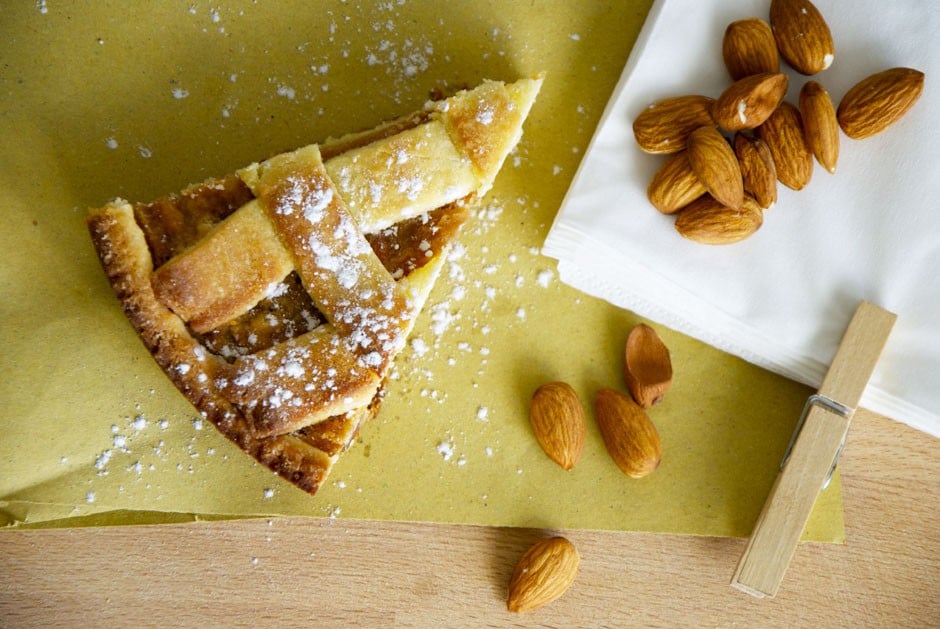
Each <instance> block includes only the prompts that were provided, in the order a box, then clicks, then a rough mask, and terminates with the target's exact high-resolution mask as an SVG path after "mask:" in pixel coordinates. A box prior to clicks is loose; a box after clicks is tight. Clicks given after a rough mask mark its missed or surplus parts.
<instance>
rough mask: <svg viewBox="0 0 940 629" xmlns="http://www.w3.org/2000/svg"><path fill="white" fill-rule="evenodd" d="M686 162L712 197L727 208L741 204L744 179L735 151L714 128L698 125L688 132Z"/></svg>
mask: <svg viewBox="0 0 940 629" xmlns="http://www.w3.org/2000/svg"><path fill="white" fill-rule="evenodd" d="M688 153H689V164H690V165H691V166H692V171H693V172H694V173H695V176H696V177H698V178H699V180H700V181H701V182H702V183H703V184H704V185H705V189H706V190H708V193H709V194H710V195H712V196H713V197H714V198H716V199H718V201H720V202H721V203H722V204H724V205H727V206H728V207H733V208H737V207H740V206H741V203H742V201H743V199H744V182H743V181H742V179H741V167H740V166H738V158H737V157H736V156H735V154H734V150H733V149H732V148H731V145H730V144H728V141H727V140H725V138H724V136H723V135H721V133H719V132H718V129H716V128H715V127H699V128H698V129H696V130H695V131H693V132H692V133H691V134H690V135H689V142H688Z"/></svg>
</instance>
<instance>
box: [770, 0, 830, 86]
mask: <svg viewBox="0 0 940 629" xmlns="http://www.w3.org/2000/svg"><path fill="white" fill-rule="evenodd" d="M770 30H771V31H773V34H774V39H775V40H776V41H777V49H778V50H779V51H780V56H781V57H783V59H784V61H786V62H787V63H788V64H790V66H791V67H792V68H793V69H794V70H796V71H797V72H799V73H800V74H806V75H813V74H818V73H819V72H822V71H823V70H825V69H826V68H828V67H829V66H830V65H832V60H833V58H834V57H835V44H834V43H833V41H832V32H831V31H830V30H829V25H828V24H827V23H826V20H825V18H824V17H823V15H822V13H820V12H819V9H818V8H816V5H814V4H813V3H812V2H810V1H809V0H772V1H771V3H770Z"/></svg>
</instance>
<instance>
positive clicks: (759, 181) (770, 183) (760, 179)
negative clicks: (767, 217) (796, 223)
mask: <svg viewBox="0 0 940 629" xmlns="http://www.w3.org/2000/svg"><path fill="white" fill-rule="evenodd" d="M734 154H735V155H737V156H738V163H739V164H740V165H741V179H742V180H743V182H744V193H745V194H749V195H751V196H752V197H754V200H755V201H757V204H758V205H759V206H760V207H761V209H764V210H767V209H770V208H771V207H773V205H774V203H776V202H777V169H776V167H775V166H774V158H773V156H772V155H771V154H770V149H769V148H768V147H767V144H765V143H764V141H763V140H761V139H760V138H755V137H751V136H748V135H745V134H744V133H736V134H734Z"/></svg>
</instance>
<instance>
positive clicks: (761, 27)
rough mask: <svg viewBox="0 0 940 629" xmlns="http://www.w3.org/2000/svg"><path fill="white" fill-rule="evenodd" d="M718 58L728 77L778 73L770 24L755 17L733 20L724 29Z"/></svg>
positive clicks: (775, 48)
mask: <svg viewBox="0 0 940 629" xmlns="http://www.w3.org/2000/svg"><path fill="white" fill-rule="evenodd" d="M721 56H722V58H723V59H724V61H725V67H726V68H728V73H729V74H730V75H731V78H732V79H734V80H735V81H737V80H738V79H743V78H744V77H746V76H750V75H752V74H763V73H764V72H779V71H780V55H779V53H778V52H777V42H776V41H774V34H773V32H772V31H771V30H770V25H769V24H768V23H767V22H765V21H764V20H762V19H760V18H758V17H752V18H747V19H744V20H737V21H735V22H732V23H731V24H729V25H728V28H726V29H725V36H724V39H723V40H722V42H721Z"/></svg>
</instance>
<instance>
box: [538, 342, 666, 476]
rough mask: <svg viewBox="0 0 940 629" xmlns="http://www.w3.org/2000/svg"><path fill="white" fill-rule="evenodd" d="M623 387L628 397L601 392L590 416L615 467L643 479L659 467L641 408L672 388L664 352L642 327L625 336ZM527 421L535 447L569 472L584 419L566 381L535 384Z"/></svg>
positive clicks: (654, 438)
mask: <svg viewBox="0 0 940 629" xmlns="http://www.w3.org/2000/svg"><path fill="white" fill-rule="evenodd" d="M623 376H624V383H625V384H626V386H627V389H628V390H629V392H630V395H626V394H624V393H621V392H620V391H618V390H616V389H611V388H603V389H601V390H599V391H598V392H597V394H596V396H595V398H594V412H595V416H596V419H597V427H598V428H599V429H600V433H601V437H603V439H604V445H605V446H606V448H607V452H608V453H609V454H610V456H611V458H612V459H613V460H614V462H615V463H616V464H617V467H619V468H620V470H621V471H622V472H623V473H624V474H626V475H627V476H630V477H631V478H643V477H644V476H646V475H648V474H650V473H651V472H653V471H654V470H655V469H656V468H657V467H659V462H660V459H661V458H662V445H661V443H660V439H659V433H657V432H656V427H655V426H654V425H653V422H651V421H650V419H649V417H648V416H647V414H646V410H645V409H648V408H650V407H651V406H654V405H655V404H658V403H659V402H660V401H661V400H662V398H663V396H664V395H665V393H666V391H667V390H668V389H669V386H670V385H671V384H672V361H671V359H670V356H669V349H668V348H667V347H666V345H665V343H663V341H662V339H661V338H660V337H659V335H658V334H657V333H656V331H655V330H654V329H653V328H651V327H650V326H648V325H646V324H644V323H641V324H639V325H637V326H635V327H634V328H633V329H632V330H631V331H630V334H629V336H628V337H627V343H626V347H625V349H624V368H623ZM529 419H530V421H531V422H532V430H533V432H534V433H535V438H536V439H537V440H538V442H539V445H541V446H542V449H543V450H544V451H545V453H546V454H547V455H548V457H549V458H550V459H551V460H553V461H554V462H555V463H557V464H558V465H560V466H561V467H563V468H564V469H565V470H570V469H571V468H573V467H574V466H575V464H576V463H577V462H578V461H579V460H580V459H581V452H582V450H583V449H584V438H585V433H586V431H587V420H586V418H585V413H584V407H583V406H582V405H581V399H580V398H579V397H578V394H577V392H576V391H575V390H574V388H572V387H571V385H569V384H568V383H566V382H561V381H556V382H549V383H547V384H543V385H542V386H540V387H539V388H538V389H537V390H536V391H535V393H534V394H533V396H532V401H531V404H530V405H529Z"/></svg>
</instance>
